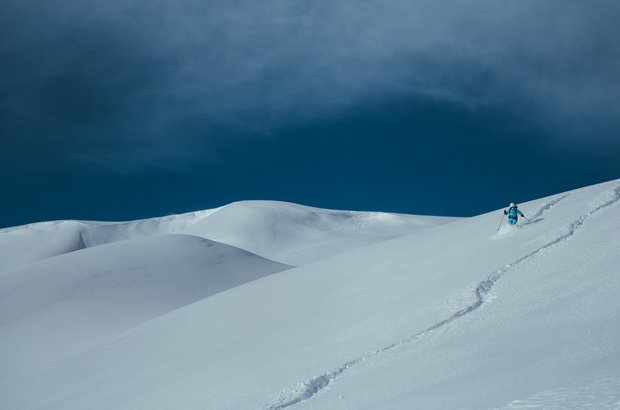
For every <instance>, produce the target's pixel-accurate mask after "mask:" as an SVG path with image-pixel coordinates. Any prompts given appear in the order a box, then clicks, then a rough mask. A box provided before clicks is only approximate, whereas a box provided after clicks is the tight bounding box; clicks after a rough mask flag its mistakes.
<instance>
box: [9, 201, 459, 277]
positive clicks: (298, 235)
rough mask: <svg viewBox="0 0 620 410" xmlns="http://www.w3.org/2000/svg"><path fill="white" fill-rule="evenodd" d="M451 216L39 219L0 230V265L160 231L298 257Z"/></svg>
mask: <svg viewBox="0 0 620 410" xmlns="http://www.w3.org/2000/svg"><path fill="white" fill-rule="evenodd" d="M454 220H455V218H444V217H427V216H412V215H400V214H387V213H380V212H354V211H334V210H327V209H319V208H312V207H307V206H302V205H296V204H291V203H286V202H277V201H243V202H235V203H232V204H230V205H227V206H224V207H221V208H216V209H210V210H205V211H198V212H190V213H186V214H181V215H171V216H167V217H162V218H151V219H144V220H138V221H129V222H118V223H117V222H91V221H55V222H43V223H36V224H30V225H25V226H21V227H16V228H8V229H2V230H0V270H1V269H7V268H11V267H15V266H20V265H24V264H27V263H30V262H34V261H38V260H42V259H45V258H49V257H52V256H57V255H61V254H64V253H67V252H73V251H76V250H80V249H83V248H89V247H94V246H99V245H103V244H107V243H111V242H117V241H121V240H127V239H134V238H140V237H145V236H152V235H162V234H189V235H194V236H200V237H203V238H206V239H211V240H215V241H218V242H221V243H226V244H229V245H232V246H235V247H238V248H241V249H245V250H248V251H250V252H252V253H256V254H258V255H261V256H263V257H265V258H268V259H273V260H277V261H280V262H282V263H286V264H290V265H301V264H306V263H310V262H314V261H315V260H318V259H323V258H326V257H329V256H333V255H336V254H338V253H342V252H345V251H348V250H351V249H355V248H358V247H360V246H364V245H368V244H371V243H375V242H379V241H382V240H386V239H390V238H394V237H396V236H400V235H405V234H408V233H412V232H416V231H419V230H422V229H426V228H431V227H434V226H438V225H441V224H443V223H447V222H451V221H454Z"/></svg>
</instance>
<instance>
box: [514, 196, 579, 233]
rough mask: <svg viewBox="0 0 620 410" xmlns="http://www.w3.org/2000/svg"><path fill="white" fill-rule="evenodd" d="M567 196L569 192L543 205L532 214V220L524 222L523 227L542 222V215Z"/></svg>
mask: <svg viewBox="0 0 620 410" xmlns="http://www.w3.org/2000/svg"><path fill="white" fill-rule="evenodd" d="M567 196H570V192H569V193H568V194H564V195H562V196H560V197H557V198H555V199H552V200H551V201H549V202H547V203H545V204H544V205H543V206H541V207H540V208H538V210H537V211H536V212H534V213H533V214H532V218H531V219H528V220H526V221H525V223H524V224H523V225H530V224H534V223H537V222H540V221H542V220H543V218H542V216H543V214H544V213H545V212H547V211H548V210H550V209H551V208H553V207H554V206H555V205H556V204H557V203H558V202H560V201H561V200H562V199H564V198H566V197H567Z"/></svg>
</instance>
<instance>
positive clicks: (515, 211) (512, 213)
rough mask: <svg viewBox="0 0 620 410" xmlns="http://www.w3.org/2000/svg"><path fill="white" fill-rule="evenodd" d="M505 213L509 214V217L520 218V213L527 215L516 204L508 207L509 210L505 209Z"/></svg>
mask: <svg viewBox="0 0 620 410" xmlns="http://www.w3.org/2000/svg"><path fill="white" fill-rule="evenodd" d="M504 215H508V218H509V219H519V215H521V216H525V215H523V212H521V211H520V210H519V209H518V208H517V207H516V206H513V207H510V208H508V211H504Z"/></svg>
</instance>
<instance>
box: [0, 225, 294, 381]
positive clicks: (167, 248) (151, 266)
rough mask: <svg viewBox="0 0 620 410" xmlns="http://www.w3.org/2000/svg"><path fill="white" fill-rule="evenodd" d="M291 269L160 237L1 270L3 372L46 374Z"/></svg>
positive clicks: (194, 241)
mask: <svg viewBox="0 0 620 410" xmlns="http://www.w3.org/2000/svg"><path fill="white" fill-rule="evenodd" d="M288 268H289V266H286V265H282V264H280V263H277V262H273V261H270V260H267V259H264V258H261V257H259V256H256V255H253V254H251V253H249V252H246V251H244V250H241V249H237V248H234V247H232V246H229V245H224V244H220V243H217V242H213V241H210V240H207V239H203V238H199V237H194V236H188V235H160V236H153V237H147V238H139V239H133V240H127V241H123V242H116V243H112V244H108V245H102V246H98V247H95V248H89V249H84V250H81V251H78V252H72V253H68V254H65V255H60V256H56V257H53V258H49V259H46V260H43V261H40V262H36V263H32V264H29V265H26V266H24V267H20V268H16V269H13V270H7V271H4V272H3V273H2V275H0V335H1V336H0V351H2V352H3V353H7V352H10V355H6V354H2V355H0V368H2V369H5V370H6V369H9V368H11V369H13V370H14V371H16V370H17V369H19V371H20V372H22V371H26V370H27V369H28V368H30V367H31V366H34V367H41V366H42V365H43V364H44V363H48V364H49V363H50V362H51V361H57V360H59V359H60V358H62V357H66V356H67V355H69V354H75V353H76V351H77V350H84V349H86V348H88V347H89V346H92V345H94V344H101V343H103V342H105V340H107V339H108V338H109V337H111V336H112V335H117V334H119V333H121V332H123V331H125V330H127V329H129V328H131V327H133V326H136V325H137V324H139V323H142V322H144V321H147V320H150V319H152V318H155V317H157V316H160V315H162V314H164V313H167V312H170V311H172V310H175V309H177V308H179V307H182V306H185V305H188V304H190V303H193V302H195V301H197V300H200V299H203V298H205V297H208V296H211V295H213V294H215V293H218V292H222V291H224V290H226V289H229V288H231V287H234V286H238V285H240V284H243V283H246V282H249V281H252V280H256V279H258V278H261V277H264V276H266V275H269V274H273V273H275V272H279V271H282V270H285V269H288ZM33 335H37V337H32V336H33ZM16 363H20V365H19V366H17V365H16ZM2 376H6V374H4V375H2ZM0 380H1V378H0Z"/></svg>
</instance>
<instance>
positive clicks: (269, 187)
mask: <svg viewBox="0 0 620 410" xmlns="http://www.w3.org/2000/svg"><path fill="white" fill-rule="evenodd" d="M0 4H1V5H2V13H0V172H1V173H2V180H1V181H2V186H1V192H2V196H1V198H2V199H1V201H0V226H10V225H16V224H22V223H28V222H33V221H40V220H50V219H65V218H80V219H116V220H119V219H132V218H141V217H148V216H156V215H164V214H170V213H178V212H184V211H190V210H196V209H204V208H210V207H215V206H220V205H222V204H225V203H228V202H231V201H235V200H242V199H277V200H285V201H292V202H298V203H303V204H308V205H314V206H319V207H331V208H345V209H360V210H384V211H394V212H406V213H423V214H446V215H474V214H477V213H481V212H485V211H489V210H492V209H495V208H498V207H501V206H504V205H505V204H506V203H508V202H511V201H515V202H521V201H525V200H528V199H533V198H536V197H540V196H544V195H549V194H553V193H556V192H559V191H562V190H567V189H571V188H576V187H580V186H583V185H588V184H593V183H597V182H603V181H606V180H609V179H614V178H618V177H620V161H619V160H618V158H620V24H618V21H620V3H618V2H617V1H616V0H603V1H597V0H591V1H573V0H557V1H556V0H548V1H544V2H542V1H539V0H520V1H508V2H506V1H504V2H499V1H497V0H476V1H468V0H445V1H440V2H439V1H436V0H432V1H431V0H365V1H359V0H317V1H307V0H265V1H250V0H177V1H174V2H170V1H164V0H109V1H105V2H102V1H99V0H97V1H95V0H81V1H79V2H75V1H69V0H56V1H54V2H50V1H44V0H0Z"/></svg>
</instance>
